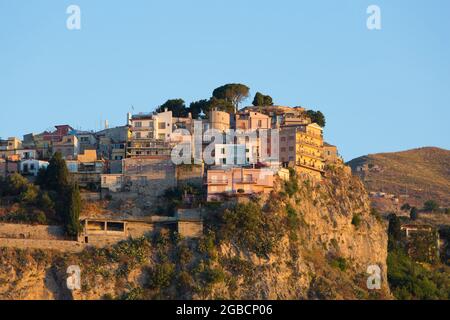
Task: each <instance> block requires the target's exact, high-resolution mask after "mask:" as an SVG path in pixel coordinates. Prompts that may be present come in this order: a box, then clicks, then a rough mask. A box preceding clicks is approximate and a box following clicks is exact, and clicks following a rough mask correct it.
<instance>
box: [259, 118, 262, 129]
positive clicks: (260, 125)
mask: <svg viewBox="0 0 450 320" xmlns="http://www.w3.org/2000/svg"><path fill="white" fill-rule="evenodd" d="M261 127H262V120H258V128H261Z"/></svg>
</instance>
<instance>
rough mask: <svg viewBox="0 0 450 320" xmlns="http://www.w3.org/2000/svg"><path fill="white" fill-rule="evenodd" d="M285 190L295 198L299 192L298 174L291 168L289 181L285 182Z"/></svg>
mask: <svg viewBox="0 0 450 320" xmlns="http://www.w3.org/2000/svg"><path fill="white" fill-rule="evenodd" d="M284 190H285V191H286V193H287V194H288V195H289V197H291V198H292V197H293V196H294V195H295V194H296V193H297V192H298V190H299V186H298V181H297V174H296V173H295V170H294V169H293V168H289V180H288V181H285V182H284Z"/></svg>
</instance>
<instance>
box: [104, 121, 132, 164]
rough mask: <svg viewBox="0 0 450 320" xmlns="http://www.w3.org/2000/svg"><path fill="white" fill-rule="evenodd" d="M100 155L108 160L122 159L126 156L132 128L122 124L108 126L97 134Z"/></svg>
mask: <svg viewBox="0 0 450 320" xmlns="http://www.w3.org/2000/svg"><path fill="white" fill-rule="evenodd" d="M95 135H96V137H97V140H98V145H97V153H98V155H99V156H100V157H101V158H103V159H107V160H117V161H118V160H122V159H125V157H126V146H127V142H128V140H129V139H130V137H131V133H130V128H129V127H128V126H121V127H115V128H107V129H104V130H102V131H99V132H97V133H96V134H95Z"/></svg>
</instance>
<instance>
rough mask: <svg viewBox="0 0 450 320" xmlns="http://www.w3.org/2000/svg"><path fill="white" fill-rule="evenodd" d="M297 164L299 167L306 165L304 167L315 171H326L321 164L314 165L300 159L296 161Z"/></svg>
mask: <svg viewBox="0 0 450 320" xmlns="http://www.w3.org/2000/svg"><path fill="white" fill-rule="evenodd" d="M295 165H296V166H299V167H304V168H307V169H311V170H314V171H319V172H324V170H323V169H322V168H321V167H320V166H314V165H310V164H308V163H302V162H300V161H297V162H296V163H295Z"/></svg>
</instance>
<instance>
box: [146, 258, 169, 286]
mask: <svg viewBox="0 0 450 320" xmlns="http://www.w3.org/2000/svg"><path fill="white" fill-rule="evenodd" d="M174 273H175V265H174V264H173V263H170V262H164V263H162V264H157V265H155V267H154V268H153V269H150V270H149V281H148V287H149V288H151V289H163V288H167V287H168V286H169V285H170V283H171V281H172V278H173V276H174Z"/></svg>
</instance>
